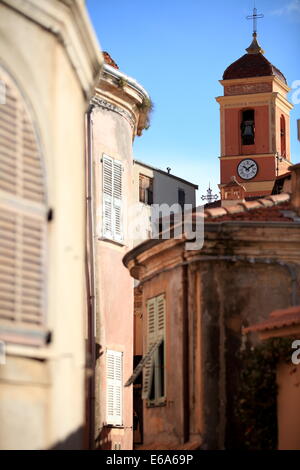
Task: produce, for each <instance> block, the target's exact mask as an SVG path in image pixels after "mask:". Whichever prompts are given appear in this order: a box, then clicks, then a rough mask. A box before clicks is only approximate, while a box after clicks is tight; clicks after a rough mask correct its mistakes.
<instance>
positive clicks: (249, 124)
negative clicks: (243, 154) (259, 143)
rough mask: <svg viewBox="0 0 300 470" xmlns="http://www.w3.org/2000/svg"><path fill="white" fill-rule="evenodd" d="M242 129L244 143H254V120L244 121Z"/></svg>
mask: <svg viewBox="0 0 300 470" xmlns="http://www.w3.org/2000/svg"><path fill="white" fill-rule="evenodd" d="M241 130H242V139H243V144H244V145H252V144H253V143H254V121H252V120H251V121H243V122H242V125H241Z"/></svg>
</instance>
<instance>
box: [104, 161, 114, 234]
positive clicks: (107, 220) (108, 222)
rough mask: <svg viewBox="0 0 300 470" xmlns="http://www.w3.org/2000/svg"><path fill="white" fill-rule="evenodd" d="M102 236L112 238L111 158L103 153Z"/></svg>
mask: <svg viewBox="0 0 300 470" xmlns="http://www.w3.org/2000/svg"><path fill="white" fill-rule="evenodd" d="M102 165H103V181H102V184H103V236H104V237H105V238H110V239H112V238H113V159H112V158H110V157H109V156H108V155H104V154H103V158H102Z"/></svg>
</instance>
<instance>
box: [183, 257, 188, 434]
mask: <svg viewBox="0 0 300 470" xmlns="http://www.w3.org/2000/svg"><path fill="white" fill-rule="evenodd" d="M182 270H183V325H182V335H183V365H182V370H183V443H184V442H188V441H189V438H190V396H189V395H190V382H189V381H190V374H189V372H190V370H189V369H190V368H189V298H188V295H189V280H188V275H189V273H188V266H187V265H185V266H183V267H182Z"/></svg>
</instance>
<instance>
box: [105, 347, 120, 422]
mask: <svg viewBox="0 0 300 470" xmlns="http://www.w3.org/2000/svg"><path fill="white" fill-rule="evenodd" d="M122 383H123V353H122V352H120V351H113V350H109V349H108V350H107V351H106V414H107V424H110V425H113V426H121V425H122V424H123V385H122Z"/></svg>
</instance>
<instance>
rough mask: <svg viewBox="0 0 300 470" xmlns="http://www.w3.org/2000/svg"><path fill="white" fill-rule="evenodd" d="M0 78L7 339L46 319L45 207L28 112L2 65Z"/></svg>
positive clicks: (1, 260)
mask: <svg viewBox="0 0 300 470" xmlns="http://www.w3.org/2000/svg"><path fill="white" fill-rule="evenodd" d="M0 81H1V82H2V83H4V86H5V100H4V101H5V102H4V103H3V104H0V336H1V337H2V338H3V337H4V338H5V340H6V341H9V335H10V332H11V331H13V330H16V329H19V330H20V331H23V330H24V328H25V329H26V328H27V327H30V328H31V329H32V328H38V327H40V326H41V325H42V324H43V323H44V318H45V289H46V286H45V280H46V276H45V267H46V235H47V233H46V230H47V221H46V213H47V205H46V190H45V179H44V168H43V165H42V156H41V151H40V148H39V142H38V138H37V134H36V131H35V128H34V125H33V121H32V118H31V115H30V113H29V111H28V109H27V105H26V102H25V100H24V98H23V96H22V94H21V93H20V91H19V89H18V87H17V86H16V84H15V82H14V81H13V79H12V78H11V77H10V75H9V74H8V73H7V72H6V71H5V70H4V69H3V68H2V67H0ZM14 336H15V338H16V337H17V336H18V335H16V334H15V335H14Z"/></svg>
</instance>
